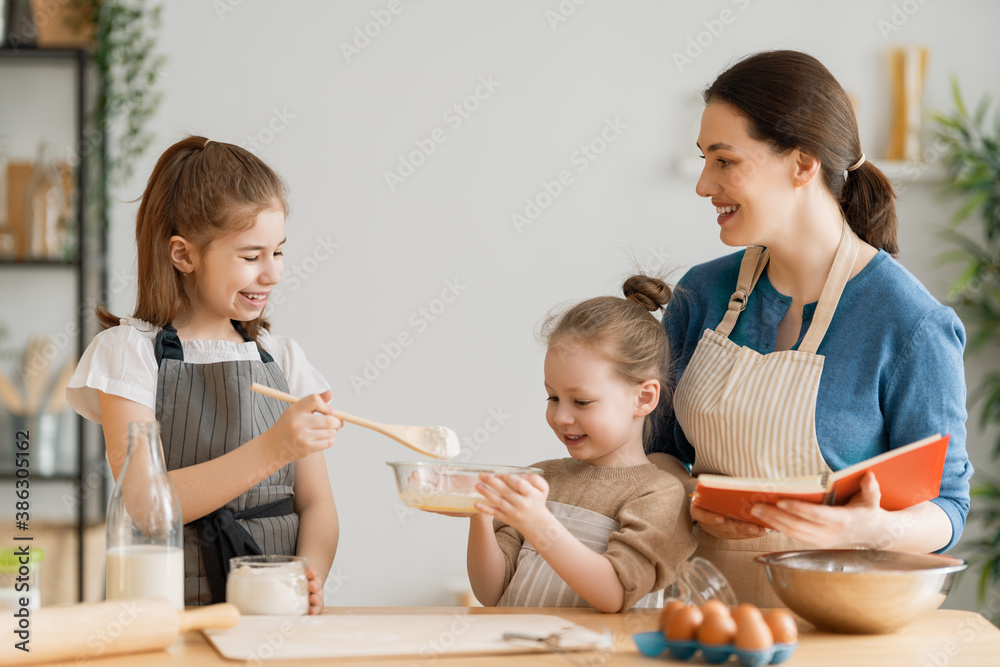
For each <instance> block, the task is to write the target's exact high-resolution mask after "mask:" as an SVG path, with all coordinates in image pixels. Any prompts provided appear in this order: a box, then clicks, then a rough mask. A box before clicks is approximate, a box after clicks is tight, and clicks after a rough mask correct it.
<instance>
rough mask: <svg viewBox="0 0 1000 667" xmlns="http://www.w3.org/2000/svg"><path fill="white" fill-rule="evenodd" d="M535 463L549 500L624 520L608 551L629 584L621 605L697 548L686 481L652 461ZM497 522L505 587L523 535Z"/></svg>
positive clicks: (662, 583)
mask: <svg viewBox="0 0 1000 667" xmlns="http://www.w3.org/2000/svg"><path fill="white" fill-rule="evenodd" d="M533 467H536V468H541V469H542V470H543V471H544V473H543V477H545V480H546V481H547V482H548V484H549V497H548V499H549V500H551V501H555V502H558V503H565V504H567V505H575V506H577V507H583V508H586V509H589V510H591V511H593V512H596V513H598V514H602V515H604V516H607V517H609V518H612V519H614V520H615V521H617V522H618V523H619V524H620V525H621V528H620V529H619V530H618V531H617V532H614V533H612V534H611V537H610V538H609V540H608V550H607V551H606V552H605V553H604V556H605V557H606V558H607V559H608V560H610V561H611V564H612V566H614V568H615V572H616V573H617V574H618V579H619V580H620V581H621V582H622V586H623V587H624V588H625V601H624V605H623V607H622V609H623V610H624V609H628V608H629V607H631V606H632V605H634V604H635V603H636V602H638V601H639V600H640V599H641V598H642V597H643V596H645V595H647V594H648V593H650V592H652V591H658V590H660V589H662V588H664V587H666V586H667V585H669V584H671V583H673V581H674V580H675V579H676V573H677V566H678V564H680V563H681V562H683V561H685V560H687V559H688V557H689V556H690V555H691V554H692V553H693V552H694V550H695V547H696V546H697V540H696V539H695V537H694V535H693V534H692V533H691V518H690V515H689V514H688V511H687V505H686V503H685V497H684V487H683V486H682V485H681V483H680V482H679V481H678V480H677V479H676V478H675V477H673V476H671V475H669V474H667V473H665V472H663V471H662V470H660V469H659V468H657V467H656V466H655V465H653V464H652V463H647V464H644V465H638V466H631V467H627V468H604V467H599V466H592V465H589V464H587V463H583V462H581V461H577V460H576V459H556V460H552V461H542V462H541V463H535V464H533ZM493 528H494V530H495V531H496V538H497V542H498V543H499V545H500V549H501V550H502V551H503V554H504V559H505V561H506V572H505V575H504V589H506V588H507V585H508V584H509V583H510V580H511V577H512V576H513V575H514V570H515V569H516V567H517V556H518V553H519V552H520V550H521V544H522V542H524V536H523V535H521V533H520V532H518V531H517V530H515V529H514V528H512V527H511V526H508V525H507V524H505V523H503V522H502V521H500V520H498V519H497V520H494V523H493Z"/></svg>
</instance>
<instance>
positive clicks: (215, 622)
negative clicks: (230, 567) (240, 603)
mask: <svg viewBox="0 0 1000 667" xmlns="http://www.w3.org/2000/svg"><path fill="white" fill-rule="evenodd" d="M17 612H18V609H15V610H14V611H13V612H10V611H8V612H5V613H4V617H5V618H6V620H5V621H4V625H5V626H7V627H10V626H9V625H8V623H9V622H10V620H11V613H13V615H14V617H13V626H14V633H13V635H11V633H10V632H9V631H8V632H6V633H5V635H6V636H5V637H4V641H3V642H2V643H0V665H35V664H38V663H44V662H53V661H56V660H74V661H76V662H78V663H79V662H81V661H82V660H83V659H86V658H95V657H98V656H100V657H104V656H109V655H119V654H121V653H139V652H142V651H158V650H162V649H165V648H167V647H168V646H170V645H171V644H172V643H174V640H175V639H177V637H178V635H180V634H181V633H182V632H187V631H188V630H203V629H225V628H231V627H233V626H234V625H236V623H237V622H238V621H239V620H240V612H239V610H238V609H237V608H236V607H235V606H234V605H231V604H228V603H224V604H213V605H209V606H207V607H192V608H190V609H187V610H185V611H177V609H176V608H174V606H173V605H172V604H170V603H169V602H167V601H166V600H160V599H148V600H115V601H113V602H96V603H85V604H77V605H71V606H66V607H42V608H41V609H34V610H30V614H29V616H28V618H27V623H28V627H27V628H26V631H27V632H28V636H27V639H28V643H27V644H26V645H25V646H26V647H27V648H28V649H30V651H29V652H25V651H22V650H20V649H18V648H17V646H18V644H19V643H20V642H22V641H24V635H20V636H19V630H20V629H21V628H20V627H19V626H20V625H21V621H22V619H21V618H18V616H17Z"/></svg>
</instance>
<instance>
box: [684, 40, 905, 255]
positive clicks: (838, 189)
mask: <svg viewBox="0 0 1000 667" xmlns="http://www.w3.org/2000/svg"><path fill="white" fill-rule="evenodd" d="M704 97H705V103H706V104H711V103H712V102H725V103H727V104H729V105H731V106H732V107H733V108H734V109H735V110H736V111H738V112H739V113H740V114H742V115H743V116H745V117H746V119H747V132H748V133H749V135H750V136H751V137H752V138H753V139H756V140H757V141H763V142H765V143H767V144H769V145H770V146H771V148H772V149H773V150H775V151H776V152H779V153H784V152H786V151H789V150H793V149H796V148H797V149H800V150H801V151H802V152H804V153H806V154H807V155H810V156H812V157H814V158H816V159H818V160H819V162H820V164H821V165H822V174H823V182H824V183H825V184H826V187H827V189H829V191H830V192H831V194H833V197H834V198H835V199H836V200H837V201H838V202H839V203H840V208H841V210H842V211H843V213H844V218H845V219H846V220H847V223H848V224H849V225H850V226H851V228H852V229H853V230H854V232H855V233H856V234H857V235H858V236H859V237H861V238H862V239H863V240H865V241H866V242H868V243H869V244H871V245H872V246H874V247H876V248H881V249H883V250H885V251H886V252H888V253H891V254H895V253H896V252H898V248H897V246H896V206H895V201H894V200H895V198H896V194H895V192H894V191H893V189H892V183H890V182H889V179H888V178H887V177H886V176H885V174H883V173H882V172H881V171H880V170H879V169H878V168H877V167H876V166H875V165H873V164H872V163H871V161H869V160H866V161H865V162H864V163H862V164H861V166H860V167H858V168H856V169H854V170H853V171H850V172H847V171H846V170H847V169H848V168H849V167H851V166H853V165H854V164H855V163H857V162H858V160H859V159H860V158H861V155H862V151H861V139H860V137H859V135H858V122H857V119H856V118H855V116H854V108H853V106H852V105H851V100H850V98H848V96H847V93H846V92H845V91H844V89H843V88H842V87H841V85H840V83H838V82H837V79H835V78H834V76H833V74H831V73H830V71H829V70H828V69H827V68H826V67H824V66H823V64H822V63H820V62H819V61H818V60H816V59H815V58H813V57H812V56H810V55H808V54H805V53H801V52H799V51H765V52H763V53H757V54H754V55H752V56H749V57H747V58H745V59H743V60H741V61H739V62H738V63H736V64H735V65H733V66H732V67H730V68H729V69H727V70H726V71H725V72H723V73H722V74H720V75H719V77H718V78H717V79H716V80H715V81H714V82H713V83H712V85H710V86H709V87H708V88H707V89H706V90H705V93H704ZM845 173H847V178H846V180H845V178H844V174H845Z"/></svg>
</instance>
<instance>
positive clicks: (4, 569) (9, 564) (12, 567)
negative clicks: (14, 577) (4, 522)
mask: <svg viewBox="0 0 1000 667" xmlns="http://www.w3.org/2000/svg"><path fill="white" fill-rule="evenodd" d="M23 557H24V553H23V552H21V551H20V550H19V549H15V548H13V547H0V574H16V573H17V569H18V568H19V567H20V566H21V558H23ZM43 558H45V550H44V549H39V548H38V547H29V548H28V563H29V564H34V563H38V562H40V561H41V560H42V559H43Z"/></svg>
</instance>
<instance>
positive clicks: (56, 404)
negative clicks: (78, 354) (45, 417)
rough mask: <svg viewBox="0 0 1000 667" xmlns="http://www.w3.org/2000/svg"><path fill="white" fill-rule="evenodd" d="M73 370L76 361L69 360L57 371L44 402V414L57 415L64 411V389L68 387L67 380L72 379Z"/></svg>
mask: <svg viewBox="0 0 1000 667" xmlns="http://www.w3.org/2000/svg"><path fill="white" fill-rule="evenodd" d="M75 370H76V361H75V360H73V359H70V360H69V361H67V362H66V364H65V365H64V366H63V367H62V370H61V371H59V375H57V376H56V379H55V380H53V381H52V387H51V388H50V389H49V396H48V398H47V399H46V401H45V412H48V413H51V414H59V413H60V412H62V411H63V410H65V409H66V387H68V386H69V380H70V378H72V377H73V371H75Z"/></svg>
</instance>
